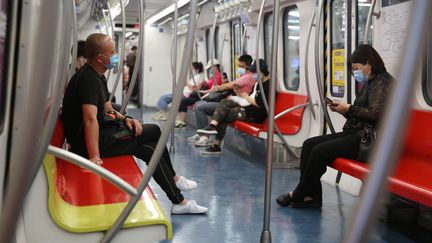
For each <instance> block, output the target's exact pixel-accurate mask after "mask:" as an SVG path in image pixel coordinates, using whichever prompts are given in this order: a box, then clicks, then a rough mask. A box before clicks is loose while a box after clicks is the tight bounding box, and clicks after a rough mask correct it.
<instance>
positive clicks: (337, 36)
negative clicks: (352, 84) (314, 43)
mask: <svg viewBox="0 0 432 243" xmlns="http://www.w3.org/2000/svg"><path fill="white" fill-rule="evenodd" d="M345 8H346V6H345V1H344V0H333V1H332V2H331V54H330V55H331V57H330V58H331V64H330V73H331V82H330V86H331V87H330V93H331V94H332V96H334V97H343V96H344V93H345V63H346V61H345V33H346V15H345V13H346V10H345Z"/></svg>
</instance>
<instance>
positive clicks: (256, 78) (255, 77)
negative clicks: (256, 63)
mask: <svg viewBox="0 0 432 243" xmlns="http://www.w3.org/2000/svg"><path fill="white" fill-rule="evenodd" d="M253 78H254V79H255V81H258V73H254V74H253Z"/></svg>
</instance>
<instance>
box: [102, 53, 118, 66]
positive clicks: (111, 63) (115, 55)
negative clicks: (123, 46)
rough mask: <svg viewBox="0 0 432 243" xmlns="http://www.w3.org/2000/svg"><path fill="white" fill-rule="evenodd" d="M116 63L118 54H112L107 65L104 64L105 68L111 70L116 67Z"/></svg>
mask: <svg viewBox="0 0 432 243" xmlns="http://www.w3.org/2000/svg"><path fill="white" fill-rule="evenodd" d="M118 62H119V56H118V54H114V55H112V56H111V57H110V61H109V63H108V64H105V67H106V68H107V69H113V68H114V67H115V66H117V64H118Z"/></svg>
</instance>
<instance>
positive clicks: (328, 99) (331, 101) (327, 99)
mask: <svg viewBox="0 0 432 243" xmlns="http://www.w3.org/2000/svg"><path fill="white" fill-rule="evenodd" d="M324 100H325V103H326V104H327V105H332V104H333V100H331V99H330V98H328V97H324Z"/></svg>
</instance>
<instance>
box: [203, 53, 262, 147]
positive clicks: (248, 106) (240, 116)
mask: <svg viewBox="0 0 432 243" xmlns="http://www.w3.org/2000/svg"><path fill="white" fill-rule="evenodd" d="M250 69H251V70H252V71H255V72H256V66H255V64H254V65H252V66H251V68H250ZM260 69H261V70H260V71H261V74H262V79H261V80H262V82H263V88H264V94H265V96H266V97H267V99H268V97H269V87H270V86H269V85H270V82H269V80H270V77H269V71H268V68H267V64H266V63H265V61H264V60H262V59H261V60H260ZM234 92H235V93H236V94H237V96H233V97H228V98H227V99H225V100H222V101H221V102H220V103H219V104H218V105H217V108H216V111H215V112H214V114H213V116H212V120H211V121H210V124H209V125H208V126H207V127H205V128H203V129H199V130H197V133H198V134H207V135H212V134H214V135H216V139H215V141H214V142H213V144H212V145H211V146H210V147H208V148H207V149H206V150H205V151H204V152H203V154H219V153H221V147H220V144H221V142H222V139H223V138H224V136H225V131H226V128H227V124H228V123H231V122H234V121H237V120H238V121H247V122H255V123H261V122H263V121H264V120H265V119H266V118H267V111H266V109H265V106H264V103H263V97H262V93H261V90H260V88H259V86H258V82H256V83H255V86H254V89H253V93H252V94H251V95H249V93H248V92H244V91H242V90H240V87H239V86H238V85H234ZM234 98H236V99H234ZM240 99H242V100H240Z"/></svg>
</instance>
